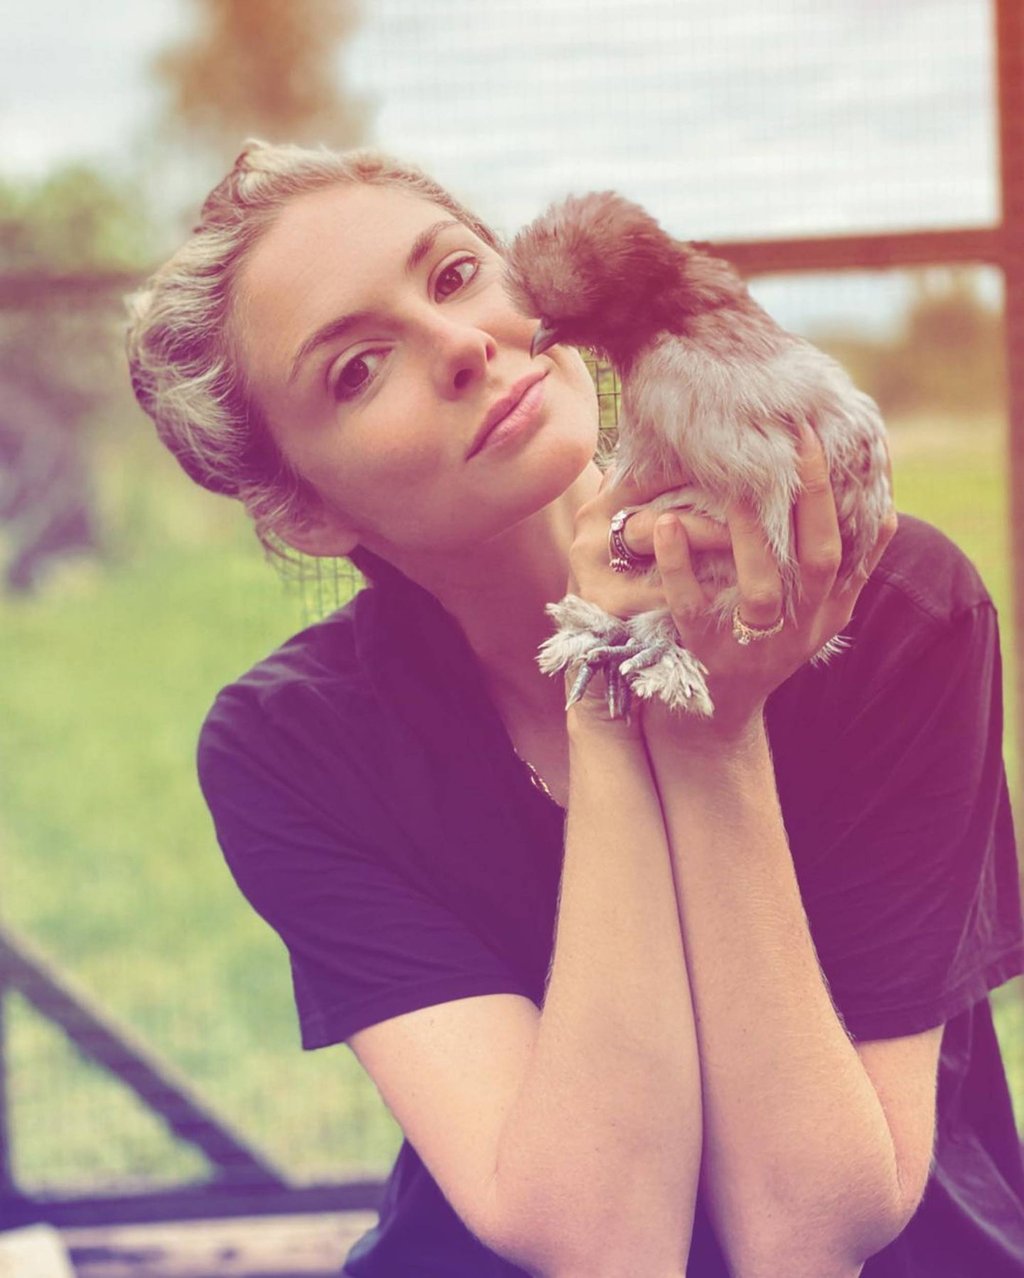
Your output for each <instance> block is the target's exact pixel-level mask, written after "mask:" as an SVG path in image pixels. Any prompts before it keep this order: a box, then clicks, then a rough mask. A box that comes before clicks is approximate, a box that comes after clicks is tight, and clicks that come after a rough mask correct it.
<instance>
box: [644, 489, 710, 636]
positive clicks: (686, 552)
mask: <svg viewBox="0 0 1024 1278" xmlns="http://www.w3.org/2000/svg"><path fill="white" fill-rule="evenodd" d="M654 553H655V557H656V559H657V563H658V573H659V575H660V576H661V588H662V590H663V592H664V595H665V603H666V605H667V606H668V610H669V612H671V614H672V616H673V619H674V620H675V621H676V624H677V625H679V624H680V623H682V624H684V625H685V623H686V622H687V621H688V620H690V619H691V618H692V617H694V616H697V615H698V614H700V613H702V612H704V611H705V610H706V609H707V606H708V604H709V603H710V599H709V598H708V596H707V594H706V593H705V591H704V587H703V586H702V585H701V584H700V582H699V581H698V580H697V577H696V575H695V574H694V571H693V560H692V559H691V558H690V544H689V538H688V537H687V535H686V529H685V528H684V527H683V525H682V523H681V522H680V520H679V517H678V516H677V515H674V514H669V515H666V514H662V515H661V516H659V518H658V522H657V523H656V524H655V525H654Z"/></svg>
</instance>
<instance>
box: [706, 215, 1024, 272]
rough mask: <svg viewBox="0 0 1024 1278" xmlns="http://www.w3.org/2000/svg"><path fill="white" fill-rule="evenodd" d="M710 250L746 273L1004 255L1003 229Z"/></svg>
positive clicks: (731, 244)
mask: <svg viewBox="0 0 1024 1278" xmlns="http://www.w3.org/2000/svg"><path fill="white" fill-rule="evenodd" d="M707 247H708V249H709V251H710V252H712V253H717V254H718V255H719V256H721V257H725V258H728V259H729V261H730V262H732V263H733V265H734V266H735V267H736V268H737V269H738V270H739V271H740V272H741V273H742V274H743V275H772V274H779V275H792V274H797V273H799V272H801V271H887V270H892V269H893V268H895V267H913V266H936V265H938V266H942V265H946V264H950V265H951V264H954V263H970V262H975V263H982V262H988V263H991V264H993V265H999V263H1000V262H1001V260H1002V257H1003V252H1004V247H1003V236H1002V232H1001V231H1000V229H999V228H998V227H960V228H954V229H950V230H945V231H891V232H886V231H880V232H871V233H866V234H863V235H828V236H821V237H818V238H799V239H785V240H713V241H711V242H710V243H709V244H708V245H707Z"/></svg>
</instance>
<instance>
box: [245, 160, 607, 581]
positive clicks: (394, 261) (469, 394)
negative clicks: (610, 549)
mask: <svg viewBox="0 0 1024 1278" xmlns="http://www.w3.org/2000/svg"><path fill="white" fill-rule="evenodd" d="M501 272H502V259H501V257H500V256H499V255H498V254H497V253H496V252H495V251H494V250H493V249H491V248H489V247H488V246H487V244H485V243H484V242H483V241H482V240H480V239H479V238H478V237H477V236H476V235H474V234H473V232H472V231H470V230H469V228H468V227H466V226H464V225H463V224H462V223H461V222H458V221H456V220H455V219H454V218H453V217H452V216H451V214H449V213H448V211H447V210H445V209H443V208H441V207H439V206H438V205H435V204H432V203H430V202H429V201H427V200H424V199H421V198H419V197H417V196H415V195H412V194H409V193H407V192H405V191H402V190H396V189H394V188H386V187H374V186H364V185H358V186H337V187H331V188H327V189H325V190H321V191H317V192H313V193H311V194H308V195H303V196H300V197H297V198H296V199H294V200H292V201H291V202H290V203H289V204H288V205H286V206H285V208H284V210H283V211H282V212H281V214H280V215H279V216H278V218H277V220H276V221H275V223H274V224H273V225H272V227H271V228H270V230H269V231H268V232H267V233H266V234H265V235H264V237H263V238H262V239H261V240H260V242H259V243H258V244H257V246H256V247H255V249H254V250H253V251H252V253H251V254H250V256H249V259H248V261H247V262H246V263H245V265H244V267H243V269H242V272H241V274H240V278H239V287H238V292H237V302H236V305H235V310H234V315H233V326H232V327H233V334H234V337H235V339H236V345H237V347H238V349H239V352H240V355H241V359H242V363H243V367H244V372H245V375H246V377H247V380H248V383H249V387H250V391H251V393H252V394H253V395H254V397H255V399H256V401H257V403H258V404H260V406H261V407H262V408H263V410H264V412H265V413H266V415H267V419H268V421H269V424H270V428H271V430H272V432H273V434H274V436H275V438H276V439H277V441H278V444H279V446H280V447H281V448H282V450H283V451H284V453H285V455H286V456H287V457H288V458H289V459H290V461H291V462H292V464H293V465H294V466H295V468H296V469H297V470H298V471H299V472H300V473H301V474H302V475H303V476H305V477H306V479H308V480H309V481H310V482H311V483H312V484H313V485H314V487H315V488H316V489H317V491H318V492H319V493H320V495H321V497H322V499H323V503H324V509H325V512H326V523H325V524H324V526H323V528H322V529H321V532H320V535H319V540H318V541H317V543H316V545H315V546H310V545H309V544H308V539H307V544H305V545H301V546H300V547H299V548H300V549H313V550H314V551H318V552H319V553H344V552H345V551H346V550H349V549H351V547H352V545H354V544H356V543H361V544H363V545H364V546H366V547H367V548H368V549H371V550H374V551H376V552H377V553H380V554H383V555H384V556H385V558H393V559H397V560H399V561H402V560H403V559H407V558H408V555H409V554H412V555H416V554H423V553H426V554H433V553H435V552H440V553H445V552H450V551H453V550H458V549H466V548H468V547H470V546H475V545H479V544H480V543H481V542H483V541H486V540H488V539H489V538H492V537H494V536H496V535H498V534H500V533H501V532H504V531H505V530H507V529H509V528H510V527H512V526H514V525H515V524H517V523H519V522H520V521H521V520H523V519H525V518H526V517H528V516H529V515H531V514H534V513H535V512H536V511H538V510H540V509H541V508H542V507H544V506H546V505H548V504H549V503H550V502H552V501H554V500H555V498H557V497H558V496H559V495H560V494H561V493H563V492H564V491H565V490H566V489H567V488H568V487H569V486H570V485H571V483H572V482H573V480H574V479H576V478H577V477H578V476H579V474H580V473H581V471H583V469H584V468H585V467H586V465H587V463H588V462H589V461H590V460H591V458H592V457H593V453H594V449H595V446H596V441H597V405H596V396H595V392H594V388H593V384H592V382H591V378H590V375H589V373H588V372H587V369H586V366H585V365H584V363H583V361H582V360H581V359H580V357H579V355H578V354H577V353H576V352H575V351H573V350H570V349H566V348H559V347H553V348H551V349H550V350H549V351H547V352H545V353H544V354H543V355H540V356H538V357H537V358H535V359H534V358H532V357H531V355H530V341H531V338H532V337H533V333H534V331H535V329H536V321H535V320H532V319H529V318H527V317H524V316H522V315H520V314H519V313H518V312H517V311H516V310H515V309H514V308H513V307H512V305H511V303H510V302H509V301H508V299H507V297H506V296H505V292H504V290H503V288H502V284H501ZM524 388H528V391H527V393H526V397H525V399H522V400H521V402H520V407H519V409H518V411H513V412H512V413H510V414H508V415H507V416H505V417H504V422H503V424H502V426H501V427H499V428H495V429H493V433H491V434H490V436H489V437H488V438H486V439H484V436H485V433H486V432H487V431H488V429H489V427H490V426H491V424H492V423H493V421H494V419H495V417H497V416H501V415H502V413H503V410H504V409H507V407H508V405H507V404H506V405H502V403H501V401H503V400H506V399H507V397H509V396H510V395H511V396H512V399H513V401H518V400H519V397H521V396H522V394H523V392H524ZM482 440H483V443H481V441H482ZM284 535H285V536H286V537H287V533H285V534H284ZM293 540H294V539H293ZM296 544H298V543H296ZM403 552H405V553H403Z"/></svg>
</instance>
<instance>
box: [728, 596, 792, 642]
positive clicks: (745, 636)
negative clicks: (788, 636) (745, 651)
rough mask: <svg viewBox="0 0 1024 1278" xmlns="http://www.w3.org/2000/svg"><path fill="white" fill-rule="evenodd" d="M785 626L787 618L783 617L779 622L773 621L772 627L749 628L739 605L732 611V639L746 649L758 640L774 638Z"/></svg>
mask: <svg viewBox="0 0 1024 1278" xmlns="http://www.w3.org/2000/svg"><path fill="white" fill-rule="evenodd" d="M785 624H786V618H785V616H781V617H780V618H779V619H778V621H773V622H772V624H771V625H770V626H748V625H747V623H746V622H745V621H744V620H743V618H742V617H741V616H740V606H739V604H737V605H736V607H735V608H734V609H733V610H732V637H733V638H734V639H735V640H736V642H737V643H739V644H743V645H744V647H745V646H746V645H747V644H748V643H754V642H755V641H756V640H758V639H771V638H773V637H774V636H775V635H777V634H778V633H779V632H780V631H781V630H782V627H783V626H784V625H785Z"/></svg>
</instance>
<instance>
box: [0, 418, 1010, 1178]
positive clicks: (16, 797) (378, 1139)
mask: <svg viewBox="0 0 1024 1278" xmlns="http://www.w3.org/2000/svg"><path fill="white" fill-rule="evenodd" d="M891 428H892V440H893V451H894V457H895V462H896V484H897V495H898V504H899V507H900V509H902V510H904V511H907V512H911V513H915V514H919V515H922V516H923V517H925V518H927V519H930V520H931V521H932V522H934V523H935V524H937V525H938V526H939V527H941V528H942V529H944V530H945V531H946V532H947V533H949V534H950V535H951V536H952V537H953V538H954V539H955V540H956V541H958V542H959V544H960V545H961V546H962V547H963V548H964V549H965V550H966V552H967V553H968V554H969V555H970V556H971V558H972V559H973V560H974V561H975V563H976V564H977V565H978V567H979V568H980V570H981V572H982V574H983V576H984V577H985V580H986V581H987V583H988V585H989V587H990V589H991V591H992V593H993V596H994V597H995V599H996V601H997V603H998V605H999V607H1000V612H1001V615H1002V618H1003V626H1004V632H1003V643H1004V653H1005V658H1006V677H1007V686H1009V679H1010V678H1012V675H1013V666H1014V644H1013V636H1012V635H1011V634H1010V633H1009V631H1008V626H1009V611H1010V610H1009V601H1008V596H1007V590H1008V571H1007V554H1006V545H1005V506H1006V500H1005V498H1006V494H1005V492H1004V465H1003V462H1002V457H1003V446H1004V440H1003V426H1002V421H1001V419H1000V418H999V417H997V416H995V415H989V416H983V417H979V418H976V419H967V418H958V419H949V420H938V419H936V418H934V417H931V418H928V419H924V418H918V419H913V418H906V419H903V420H898V421H894V422H892V423H891ZM95 446H96V450H97V454H96V455H97V465H96V466H95V473H96V474H97V475H98V476H100V477H101V492H100V494H99V495H100V500H101V503H102V504H103V506H104V508H105V509H106V510H107V511H108V514H109V520H110V522H111V525H112V527H113V528H114V530H115V532H116V537H115V538H114V540H115V542H116V545H117V547H118V549H117V552H116V554H115V556H114V559H113V561H112V562H110V563H108V564H106V565H105V566H104V567H102V568H94V569H90V568H89V567H87V566H84V565H83V566H82V567H81V568H80V569H77V570H73V569H69V570H68V571H66V572H64V573H63V574H61V575H60V576H57V577H55V578H54V579H52V581H51V582H50V584H49V586H48V588H47V589H46V590H44V591H43V592H41V593H40V595H39V596H38V597H36V598H31V599H27V600H22V601H15V600H11V599H4V600H0V663H2V665H3V667H4V668H5V670H6V671H7V673H8V678H7V680H6V684H7V693H6V704H5V708H4V713H3V715H2V716H0V758H2V761H3V766H2V771H0V801H2V813H3V816H2V818H0V821H2V828H0V838H2V840H3V844H4V847H3V857H4V865H5V867H6V873H5V876H4V877H5V882H4V885H3V902H4V904H3V912H4V917H5V920H6V921H7V922H8V923H9V924H11V925H13V926H15V927H17V928H19V929H22V930H24V931H25V932H27V933H28V934H30V935H31V936H32V937H33V938H34V939H35V940H36V941H37V942H38V943H39V944H40V945H41V946H42V947H43V948H44V949H45V951H46V952H48V953H49V954H50V955H51V956H52V957H53V958H54V959H55V960H57V961H59V962H60V963H61V964H63V965H66V966H67V968H68V969H69V970H70V972H71V973H72V974H73V976H74V978H75V979H76V980H77V981H78V982H79V983H80V984H81V985H82V986H83V987H84V988H85V989H87V990H88V991H89V992H90V993H91V994H92V995H93V996H94V997H96V998H97V999H99V1000H101V1001H102V1003H103V1004H104V1006H105V1007H107V1008H108V1009H109V1010H110V1011H111V1012H113V1013H114V1014H115V1015H116V1016H117V1017H119V1018H121V1019H123V1020H124V1021H125V1022H127V1023H128V1024H129V1025H130V1026H131V1027H132V1028H133V1029H134V1030H135V1031H137V1032H138V1033H139V1034H141V1035H142V1036H143V1037H144V1038H145V1039H146V1040H147V1041H148V1042H149V1043H150V1044H151V1045H152V1046H153V1047H154V1048H155V1049H157V1050H158V1051H159V1052H161V1053H162V1054H164V1055H165V1056H166V1057H167V1058H168V1059H169V1060H170V1061H172V1062H173V1063H174V1064H175V1065H177V1066H178V1067H179V1068H180V1069H181V1070H183V1071H184V1072H186V1073H187V1075H188V1077H189V1078H190V1079H191V1080H193V1082H194V1084H195V1086H196V1087H197V1088H198V1089H199V1090H200V1091H201V1092H202V1094H203V1095H204V1096H205V1097H206V1098H207V1099H208V1100H209V1101H210V1103H211V1104H212V1105H213V1106H214V1107H215V1108H216V1109H217V1110H218V1111H219V1112H220V1113H222V1114H224V1115H225V1116H227V1117H228V1118H230V1119H231V1120H233V1121H234V1122H235V1123H237V1124H238V1126H239V1127H240V1128H242V1129H243V1130H244V1131H245V1132H246V1134H247V1136H248V1137H249V1139H250V1141H251V1142H253V1143H255V1144H256V1145H258V1146H259V1147H260V1148H262V1149H264V1150H265V1151H267V1152H268V1154H269V1155H270V1156H272V1157H273V1158H274V1159H275V1160H276V1161H277V1162H278V1163H279V1164H280V1165H282V1166H284V1167H285V1168H286V1169H287V1170H288V1172H289V1173H290V1174H291V1175H292V1176H293V1177H294V1178H295V1179H296V1180H298V1181H314V1180H320V1179H333V1178H336V1177H340V1176H343V1175H345V1174H348V1173H349V1172H352V1171H355V1170H357V1169H363V1168H370V1169H373V1170H377V1171H381V1170H383V1169H384V1167H385V1166H386V1164H387V1162H388V1160H389V1157H390V1156H391V1155H392V1154H393V1152H394V1149H395V1148H396V1145H397V1141H398V1130H397V1127H396V1126H395V1124H394V1122H393V1121H392V1119H391V1118H390V1116H389V1115H388V1113H387V1111H386V1110H385V1109H384V1107H383V1105H382V1104H381V1102H380V1101H379V1098H378V1097H377V1095H376V1093H375V1092H374V1090H373V1088H372V1085H370V1084H369V1083H368V1081H367V1080H366V1079H365V1078H364V1077H363V1076H362V1074H361V1072H360V1071H359V1068H358V1066H357V1064H356V1062H355V1060H354V1058H353V1057H352V1056H351V1054H350V1053H349V1052H348V1051H347V1049H345V1048H344V1047H335V1048H330V1049H327V1050H324V1051H321V1052H317V1053H312V1054H305V1055H304V1054H302V1053H301V1052H300V1050H299V1048H298V1036H297V1030H296V1026H295V1019H294V1012H293V1008H292V1002H291V992H290V984H289V975H288V966H287V961H286V956H285V953H284V951H283V949H282V947H281V946H280V944H279V942H278V941H277V940H276V938H275V937H274V936H273V935H272V934H271V933H270V932H269V930H268V929H267V928H266V927H265V925H264V924H263V923H262V922H261V921H260V920H259V919H257V918H256V917H254V916H253V915H252V913H251V911H250V910H249V908H248V906H247V905H245V904H244V902H243V901H242V899H241V898H240V897H239V895H238V894H237V891H236V889H235V887H234V885H233V883H232V882H231V880H230V878H229V876H228V874H227V871H226V869H225V867H224V865H223V862H222V860H221V857H220V853H219V851H218V849H217V847H216V843H215V841H214V838H213V835H212V832H211V828H210V825H209V820H208V817H207V815H206V811H205V809H204V807H203V805H202V801H201V799H200V796H199V793H198V790H197V787H196V784H195V780H194V772H193V763H192V759H193V749H194V742H195V738H196V733H197V730H198V726H199V724H200V722H201V720H202V717H203V715H204V713H205V711H206V709H207V707H208V706H209V703H210V701H211V700H212V698H213V696H214V694H215V693H216V691H217V690H218V689H219V688H220V687H221V686H222V685H223V684H224V683H226V682H228V681H229V680H230V679H232V678H233V677H234V676H235V675H236V674H238V673H239V672H241V671H242V670H243V669H245V668H247V667H248V666H249V665H250V664H252V663H253V662H254V661H256V660H258V659H259V658H260V657H261V656H262V655H264V654H265V653H266V652H267V651H268V650H269V649H271V648H272V647H273V646H275V645H276V644H277V643H278V642H280V641H281V640H282V639H283V638H284V637H285V636H286V635H287V634H289V633H291V632H292V631H293V630H295V629H296V628H297V627H298V625H299V624H300V623H301V622H302V621H303V619H304V618H305V617H306V616H308V615H309V613H310V610H311V608H312V609H313V610H315V609H316V607H317V603H316V600H315V598H314V599H313V600H312V603H311V602H310V598H309V596H308V595H307V596H306V598H305V600H304V598H303V595H302V593H301V591H300V590H299V589H298V587H297V586H295V585H294V584H293V585H290V586H289V585H286V584H285V583H283V582H282V581H281V579H280V578H279V577H278V576H277V575H276V573H275V572H274V571H273V570H272V569H271V568H269V567H268V566H267V565H265V564H264V563H263V562H262V560H261V558H260V555H259V553H258V550H257V549H256V547H255V543H254V542H253V541H252V539H251V537H250V535H249V533H248V530H247V528H246V527H245V525H244V522H243V521H242V519H241V517H240V516H239V515H238V513H237V512H235V511H234V509H233V508H232V507H231V505H230V504H229V503H227V502H223V501H221V500H219V499H217V498H213V497H210V496H208V495H206V494H203V493H200V492H198V491H197V492H193V491H192V490H191V487H190V486H189V485H188V484H186V483H185V482H184V481H183V480H182V479H181V477H180V475H179V473H178V472H177V471H176V469H175V468H174V467H173V465H172V463H171V462H170V461H169V460H168V459H166V458H165V457H164V456H163V455H162V454H161V453H160V452H159V450H158V449H157V447H156V445H155V444H153V443H152V442H151V441H150V440H149V437H148V434H147V432H146V431H145V430H143V429H142V428H141V427H140V428H138V429H137V431H136V430H134V429H133V431H132V432H129V433H126V432H125V430H124V429H123V428H118V429H115V428H114V427H113V426H112V427H111V428H110V429H109V433H106V432H105V430H104V429H102V428H97V431H96V439H95ZM1011 729H1012V725H1008V732H1007V762H1008V764H1009V766H1010V769H1011V772H1010V775H1011V776H1012V777H1015V776H1017V774H1018V770H1017V767H1016V757H1015V753H1014V747H1013V744H1012V742H1013V736H1012V730H1011ZM1018 807H1019V803H1018ZM993 1003H994V1006H995V1008H996V1015H997V1024H998V1030H999V1034H1000V1038H1001V1041H1002V1044H1003V1049H1004V1055H1005V1059H1006V1062H1007V1065H1008V1069H1009V1072H1010V1076H1011V1085H1012V1090H1013V1094H1014V1100H1015V1105H1016V1112H1017V1117H1018V1122H1019V1124H1020V1127H1021V1131H1022V1133H1024V989H1022V988H1021V981H1019V980H1018V981H1016V982H1013V983H1011V984H1009V985H1007V986H1005V987H1003V988H1002V989H1001V990H999V991H998V992H997V993H996V994H995V995H994V998H993ZM11 1012H12V1014H11V1016H10V1018H9V1029H10V1048H11V1061H10V1069H11V1075H10V1080H9V1082H10V1086H11V1093H12V1100H13V1109H14V1133H13V1149H14V1158H15V1165H16V1171H17V1176H18V1180H19V1182H20V1183H21V1184H22V1186H23V1187H25V1188H26V1189H33V1190H45V1189H47V1188H51V1187H52V1188H61V1189H65V1188H69V1187H79V1188H83V1189H89V1190H97V1189H99V1188H102V1187H103V1186H104V1185H108V1184H109V1185H114V1184H117V1183H120V1182H123V1181H125V1180H129V1179H131V1180H137V1179H139V1178H143V1179H147V1180H150V1181H155V1182H161V1183H163V1182H174V1181H177V1180H180V1179H190V1178H201V1177H203V1176H204V1174H205V1172H204V1163H203V1160H202V1159H201V1158H199V1157H198V1156H196V1155H193V1154H192V1153H191V1152H190V1151H189V1150H187V1149H183V1148H180V1147H177V1146H175V1145H173V1144H172V1142H170V1141H169V1140H168V1138H167V1137H166V1135H165V1133H164V1132H163V1131H162V1130H161V1128H160V1127H159V1125H158V1124H156V1123H154V1122H153V1121H152V1120H151V1119H149V1118H148V1116H146V1115H145V1114H142V1113H140V1112H139V1110H138V1107H137V1106H136V1105H135V1103H134V1101H133V1100H132V1098H131V1096H130V1095H129V1094H127V1093H125V1092H123V1091H122V1089H121V1088H120V1087H119V1086H116V1085H114V1084H112V1083H110V1082H109V1081H107V1080H106V1079H104V1078H102V1077H101V1076H100V1075H99V1074H98V1073H97V1072H96V1071H94V1070H93V1069H92V1068H90V1067H88V1066H86V1065H84V1064H83V1063H82V1062H81V1061H80V1060H79V1059H78V1058H77V1057H76V1055H75V1054H74V1053H73V1052H71V1051H69V1050H68V1049H67V1047H66V1045H65V1044H64V1043H63V1041H62V1039H61V1038H60V1036H59V1035H57V1034H56V1033H55V1032H54V1031H53V1030H52V1029H51V1028H50V1027H48V1026H47V1025H45V1024H44V1023H43V1022H42V1021H41V1020H40V1019H39V1018H37V1017H36V1015H35V1014H34V1013H33V1012H32V1011H31V1010H30V1009H29V1008H27V1007H25V1006H22V1005H21V1004H20V1003H18V1002H17V1000H14V1005H13V1007H12V1009H11Z"/></svg>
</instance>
